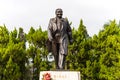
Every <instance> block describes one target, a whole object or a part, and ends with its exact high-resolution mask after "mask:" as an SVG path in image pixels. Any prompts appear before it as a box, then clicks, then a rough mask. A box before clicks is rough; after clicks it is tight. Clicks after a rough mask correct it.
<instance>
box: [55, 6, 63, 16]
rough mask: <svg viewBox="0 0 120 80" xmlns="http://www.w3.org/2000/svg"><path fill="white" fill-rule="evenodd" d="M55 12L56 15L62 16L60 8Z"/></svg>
mask: <svg viewBox="0 0 120 80" xmlns="http://www.w3.org/2000/svg"><path fill="white" fill-rule="evenodd" d="M55 14H56V17H58V18H62V15H63V11H62V9H61V8H58V9H56V11H55Z"/></svg>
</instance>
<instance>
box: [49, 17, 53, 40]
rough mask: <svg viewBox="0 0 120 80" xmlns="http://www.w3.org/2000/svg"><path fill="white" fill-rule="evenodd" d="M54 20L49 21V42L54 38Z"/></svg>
mask: <svg viewBox="0 0 120 80" xmlns="http://www.w3.org/2000/svg"><path fill="white" fill-rule="evenodd" d="M51 21H52V20H51V19H50V21H49V25H48V39H49V41H52V40H53V36H52V22H51Z"/></svg>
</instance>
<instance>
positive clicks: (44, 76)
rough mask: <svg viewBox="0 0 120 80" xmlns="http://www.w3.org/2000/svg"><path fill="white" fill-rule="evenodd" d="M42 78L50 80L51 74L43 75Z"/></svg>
mask: <svg viewBox="0 0 120 80" xmlns="http://www.w3.org/2000/svg"><path fill="white" fill-rule="evenodd" d="M43 80H51V76H50V74H49V73H46V74H44V75H43Z"/></svg>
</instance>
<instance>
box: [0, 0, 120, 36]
mask: <svg viewBox="0 0 120 80" xmlns="http://www.w3.org/2000/svg"><path fill="white" fill-rule="evenodd" d="M119 3H120V1H119V0H0V25H3V24H5V25H6V26H7V28H8V29H9V30H13V29H14V28H15V27H16V28H17V29H18V28H19V27H22V28H23V29H24V32H26V33H27V32H28V31H29V29H30V27H31V26H33V27H34V28H35V29H37V28H39V26H41V27H42V29H43V30H47V26H48V22H49V19H50V18H52V17H55V9H56V8H62V9H63V17H67V18H68V20H69V21H71V22H72V26H71V27H75V28H76V29H77V28H78V26H79V22H80V19H83V22H84V25H85V26H86V28H87V31H88V34H89V35H90V36H93V35H94V34H97V33H98V32H99V30H100V29H102V28H103V27H102V26H103V25H104V23H107V22H109V20H114V19H116V20H117V22H118V21H119V20H120V10H119V8H120V5H119Z"/></svg>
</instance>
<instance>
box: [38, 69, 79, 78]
mask: <svg viewBox="0 0 120 80" xmlns="http://www.w3.org/2000/svg"><path fill="white" fill-rule="evenodd" d="M45 78H47V79H45ZM39 80H81V78H80V72H79V71H41V72H40V77H39Z"/></svg>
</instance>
